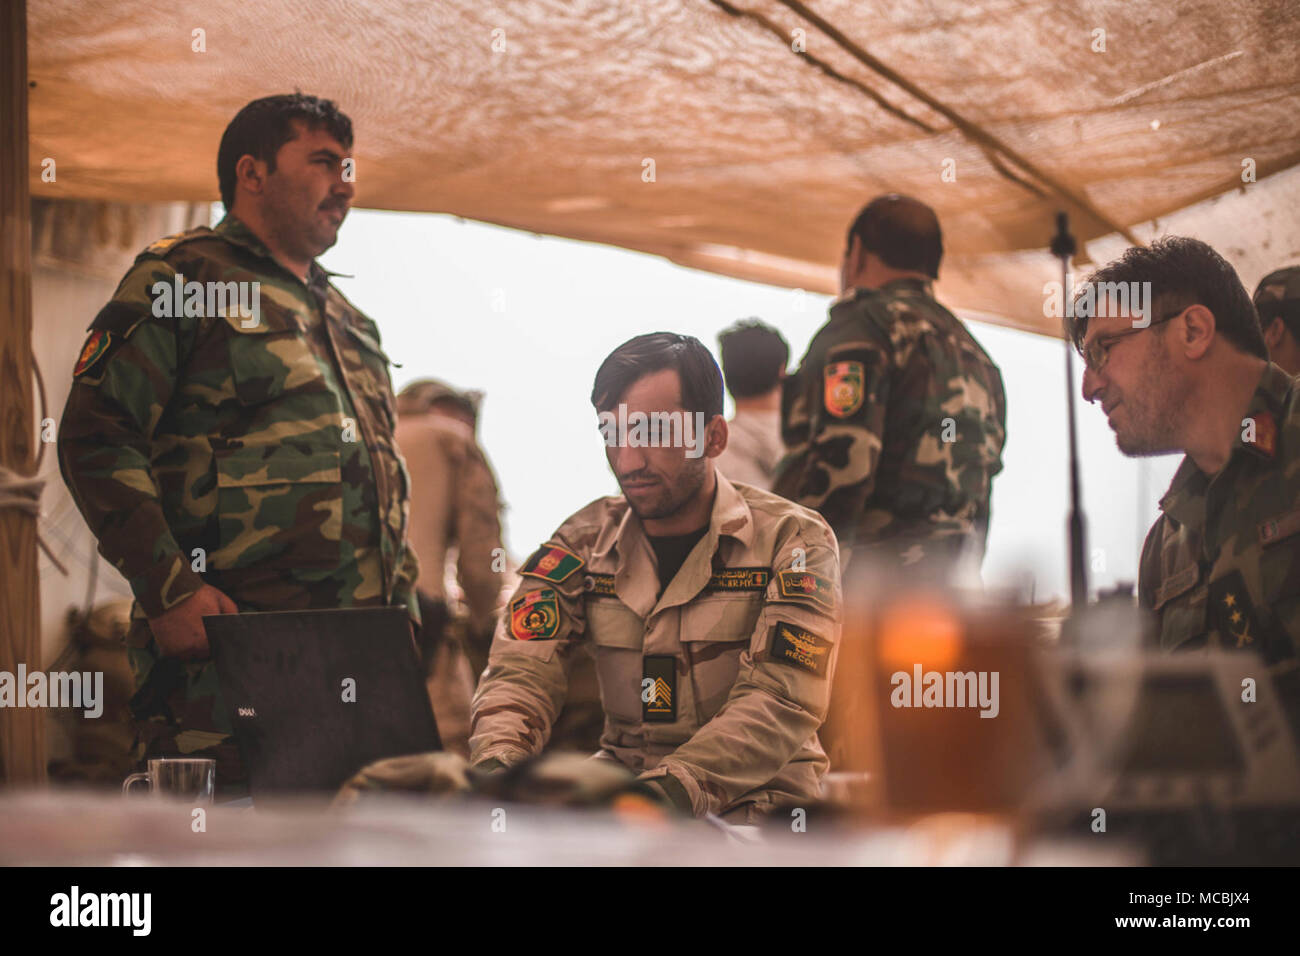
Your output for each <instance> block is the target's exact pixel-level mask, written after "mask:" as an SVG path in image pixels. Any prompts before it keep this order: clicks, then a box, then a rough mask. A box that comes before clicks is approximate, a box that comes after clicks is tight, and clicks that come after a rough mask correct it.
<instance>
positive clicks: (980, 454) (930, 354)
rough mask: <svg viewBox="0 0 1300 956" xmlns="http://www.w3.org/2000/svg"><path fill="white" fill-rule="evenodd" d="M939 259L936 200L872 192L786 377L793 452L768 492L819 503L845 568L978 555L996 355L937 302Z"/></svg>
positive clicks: (936, 567) (951, 561)
mask: <svg viewBox="0 0 1300 956" xmlns="http://www.w3.org/2000/svg"><path fill="white" fill-rule="evenodd" d="M942 256H943V242H942V237H941V235H940V231H939V221H938V219H937V218H936V217H935V215H934V212H933V211H932V210H931V209H930V208H929V207H928V206H926V205H924V204H922V203H920V202H918V201H917V200H915V199H909V198H907V197H905V196H897V195H888V196H881V197H879V198H877V199H875V200H873V201H872V202H871V203H870V204H868V205H867V206H866V208H865V209H863V210H862V212H861V214H859V216H858V218H857V219H856V220H855V221H854V223H853V225H852V227H851V228H850V229H849V234H848V243H847V248H846V250H845V253H844V259H843V262H842V264H841V268H840V287H841V290H842V292H843V294H842V295H841V296H840V298H839V299H838V300H836V302H835V303H834V304H833V305H832V306H831V311H830V320H829V321H828V322H827V323H826V324H825V325H824V326H822V328H821V330H820V331H818V333H817V334H816V335H815V336H814V337H813V340H812V343H811V344H810V345H809V346H808V352H807V354H806V355H805V356H804V358H803V362H802V363H801V366H800V369H799V371H798V373H797V374H796V375H794V376H791V377H789V378H787V379H786V381H785V393H784V397H783V402H782V421H783V429H784V438H785V443H786V445H787V447H788V448H789V449H790V451H789V453H788V455H787V456H786V459H785V461H783V462H782V464H781V467H780V468H779V469H778V477H777V479H776V483H775V485H774V489H773V490H775V491H776V492H777V493H778V494H782V495H784V496H786V497H787V498H789V499H791V500H792V501H797V502H799V503H800V504H802V505H805V506H807V507H809V508H815V509H816V510H818V511H820V512H821V514H822V515H823V517H825V518H826V520H827V521H828V522H830V525H831V527H832V528H834V529H835V534H836V536H837V537H838V538H839V543H840V548H841V559H842V561H843V563H844V566H845V569H846V571H847V570H848V568H849V567H850V561H852V562H853V564H854V565H855V566H859V567H862V568H863V570H866V569H867V567H868V566H869V567H871V568H874V569H878V570H885V571H899V570H900V569H901V572H903V573H906V574H907V575H908V577H909V579H911V580H917V579H921V578H931V579H933V580H935V581H936V582H941V581H945V580H948V579H949V578H950V577H951V576H952V575H953V573H954V572H955V570H956V568H957V567H958V566H959V562H963V559H966V560H967V561H969V563H970V565H971V570H973V571H977V569H978V563H979V561H980V560H981V559H982V558H983V554H984V545H985V540H986V537H987V534H988V524H989V497H990V493H991V485H992V478H993V476H994V475H996V474H997V473H998V472H999V471H1000V470H1001V468H1002V446H1003V443H1004V441H1005V438H1006V399H1005V396H1004V393H1003V389H1002V376H1001V373H1000V372H999V371H998V368H997V366H996V365H994V364H993V362H992V361H991V360H990V359H989V357H988V355H987V354H985V352H984V350H983V349H982V348H980V346H979V343H978V342H976V341H975V339H973V338H972V337H971V335H970V333H969V332H968V331H967V330H966V327H965V326H964V325H963V324H962V323H961V322H960V321H959V320H958V319H957V318H955V317H954V316H953V314H952V313H951V312H949V311H948V310H947V309H945V308H944V307H943V306H941V305H940V304H939V303H938V302H936V301H935V300H934V296H933V292H932V289H931V280H932V279H935V278H938V275H939V261H940V259H941V258H942ZM963 563H964V562H963Z"/></svg>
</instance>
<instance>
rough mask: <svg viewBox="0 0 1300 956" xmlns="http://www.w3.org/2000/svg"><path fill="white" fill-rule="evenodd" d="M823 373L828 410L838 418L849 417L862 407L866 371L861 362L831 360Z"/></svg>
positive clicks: (824, 398)
mask: <svg viewBox="0 0 1300 956" xmlns="http://www.w3.org/2000/svg"><path fill="white" fill-rule="evenodd" d="M823 374H824V376H825V384H824V388H823V400H824V402H825V405H826V411H828V412H830V413H831V414H832V415H834V416H835V417H836V418H848V417H849V416H850V415H852V414H853V413H854V412H856V411H857V410H858V409H859V408H861V407H862V396H863V394H864V392H865V385H864V383H863V379H864V378H865V372H864V370H863V367H862V363H861V362H831V363H829V364H828V365H827V366H826V369H825V371H824V373H823Z"/></svg>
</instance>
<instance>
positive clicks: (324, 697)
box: [203, 607, 442, 800]
mask: <svg viewBox="0 0 1300 956" xmlns="http://www.w3.org/2000/svg"><path fill="white" fill-rule="evenodd" d="M408 621H409V618H408V617H407V613H406V610H405V609H404V608H392V607H385V608H346V609H341V610H330V611H276V612H271V613H259V614H222V615H213V616H210V617H205V618H204V619H203V625H204V628H205V629H206V630H207V634H208V641H209V643H210V644H211V645H212V657H213V660H214V661H215V663H216V668H217V679H218V681H219V682H220V685H221V697H222V701H223V703H224V705H225V707H226V709H227V711H228V713H229V714H230V722H231V724H232V725H233V727H234V729H235V740H236V743H237V744H238V746H239V752H240V756H241V757H242V758H243V761H244V766H245V768H246V769H247V773H248V776H249V790H250V792H251V794H252V796H253V798H254V800H256V799H257V798H258V797H259V796H262V795H268V794H285V793H301V792H312V791H315V792H322V791H325V792H328V791H334V790H337V789H338V787H339V786H340V785H341V784H342V783H343V782H344V781H345V780H347V779H348V778H349V777H351V776H352V775H353V774H354V773H356V772H357V771H358V770H359V769H361V768H362V767H363V766H365V765H366V764H368V763H370V762H371V761H374V760H379V759H381V758H384V757H396V756H401V755H403V754H412V753H423V752H425V751H430V750H439V749H441V747H442V743H441V741H440V740H439V738H438V729H437V725H436V724H435V723H434V718H433V710H432V708H431V706H430V704H429V695H428V693H427V692H426V690H425V685H424V677H423V674H422V672H421V669H420V667H419V664H418V662H417V660H416V656H415V647H414V645H413V643H412V641H411V632H410V625H409V623H408Z"/></svg>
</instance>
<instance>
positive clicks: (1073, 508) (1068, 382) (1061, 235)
mask: <svg viewBox="0 0 1300 956" xmlns="http://www.w3.org/2000/svg"><path fill="white" fill-rule="evenodd" d="M1076 249H1077V247H1076V245H1075V242H1074V236H1072V235H1070V217H1069V216H1068V215H1067V214H1066V213H1064V212H1058V213H1057V214H1056V235H1055V236H1053V237H1052V244H1051V251H1052V255H1054V256H1056V257H1057V258H1058V259H1060V260H1061V322H1062V323H1063V324H1064V323H1065V319H1066V316H1068V315H1069V314H1070V294H1071V291H1072V290H1071V287H1070V260H1071V259H1073V258H1074V254H1075V251H1076ZM1064 331H1065V330H1064V328H1062V332H1064ZM1062 337H1063V338H1064V339H1065V403H1066V416H1067V419H1068V422H1069V434H1070V603H1071V604H1072V605H1073V608H1072V610H1073V612H1074V613H1076V614H1077V613H1079V612H1081V611H1082V610H1083V608H1084V607H1086V606H1087V603H1088V566H1087V565H1086V564H1084V560H1083V556H1084V552H1085V550H1086V547H1085V534H1086V532H1085V525H1084V520H1083V504H1082V502H1081V501H1080V499H1079V439H1078V436H1077V435H1076V434H1075V428H1074V356H1073V355H1072V354H1071V353H1072V351H1073V346H1072V345H1071V343H1070V337H1069V336H1068V335H1063V336H1062Z"/></svg>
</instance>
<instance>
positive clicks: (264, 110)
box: [217, 93, 352, 212]
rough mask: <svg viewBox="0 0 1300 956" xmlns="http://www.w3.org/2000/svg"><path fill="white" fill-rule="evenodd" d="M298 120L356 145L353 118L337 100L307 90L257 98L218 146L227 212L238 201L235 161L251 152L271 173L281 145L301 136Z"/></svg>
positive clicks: (219, 175) (348, 146)
mask: <svg viewBox="0 0 1300 956" xmlns="http://www.w3.org/2000/svg"><path fill="white" fill-rule="evenodd" d="M294 120H302V121H303V122H304V123H306V124H307V128H308V129H313V130H314V129H320V128H321V127H324V128H325V131H326V132H328V133H329V134H330V135H331V136H333V137H334V138H335V139H336V140H338V141H339V143H341V144H342V145H343V146H344V148H346V149H351V148H352V120H350V119H349V118H348V116H347V114H345V113H343V112H341V111H340V110H339V108H338V107H337V106H335V105H334V101H333V100H322V99H320V98H319V97H315V96H308V95H307V94H306V93H280V94H278V95H276V96H264V97H262V98H261V99H260V100H253V102H251V103H249V104H248V105H247V106H245V107H244V108H243V109H242V110H240V111H239V112H238V113H236V114H235V118H234V119H232V120H231V121H230V125H229V126H227V127H226V131H225V133H223V134H222V136H221V146H220V147H218V149H217V182H218V183H219V184H220V186H221V202H222V203H223V204H224V205H225V207H226V211H227V212H229V211H230V207H231V206H233V205H234V203H235V164H236V163H237V162H239V158H240V157H241V156H244V155H249V156H252V157H253V158H254V159H260V160H262V161H263V162H265V163H266V164H267V168H268V170H269V171H270V172H275V156H276V154H277V153H278V152H280V147H281V146H283V145H284V144H285V143H287V142H289V141H290V140H292V139H294V138H295V136H296V135H297V134H296V133H295V131H294V128H293V121H294Z"/></svg>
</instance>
